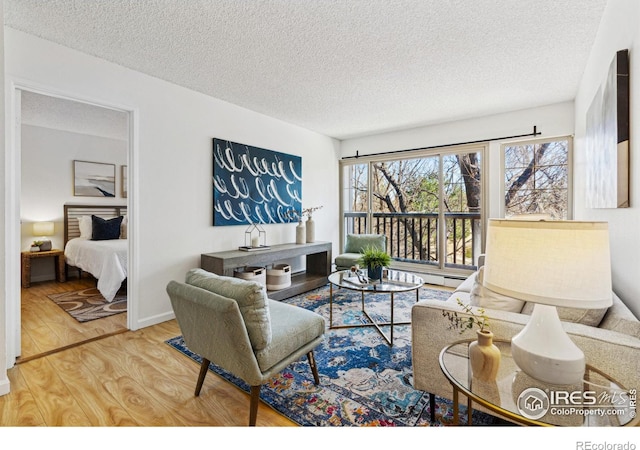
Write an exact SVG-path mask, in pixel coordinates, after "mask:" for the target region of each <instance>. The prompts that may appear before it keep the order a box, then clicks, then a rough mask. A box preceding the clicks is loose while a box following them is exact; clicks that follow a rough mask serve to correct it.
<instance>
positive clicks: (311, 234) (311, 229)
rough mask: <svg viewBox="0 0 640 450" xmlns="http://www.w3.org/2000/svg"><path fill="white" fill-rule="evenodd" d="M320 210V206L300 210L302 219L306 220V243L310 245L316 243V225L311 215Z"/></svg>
mask: <svg viewBox="0 0 640 450" xmlns="http://www.w3.org/2000/svg"><path fill="white" fill-rule="evenodd" d="M320 208H322V206H313V207H311V208H305V209H303V210H302V215H303V217H306V218H307V223H306V225H305V226H306V239H305V240H306V242H308V243H312V242H315V241H316V223H315V222H314V221H313V213H314V212H315V211H317V210H319V209H320Z"/></svg>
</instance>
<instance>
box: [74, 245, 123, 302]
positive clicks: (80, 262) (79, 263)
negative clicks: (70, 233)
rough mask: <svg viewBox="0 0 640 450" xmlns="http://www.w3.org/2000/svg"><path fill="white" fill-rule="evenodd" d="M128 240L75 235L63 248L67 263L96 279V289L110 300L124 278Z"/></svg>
mask: <svg viewBox="0 0 640 450" xmlns="http://www.w3.org/2000/svg"><path fill="white" fill-rule="evenodd" d="M127 253H128V252H127V240H126V239H111V240H106V241H92V240H90V239H84V238H75V239H71V240H69V242H67V245H66V246H65V249H64V257H65V260H66V262H67V264H69V265H71V266H74V267H78V268H80V269H82V270H84V271H85V272H89V273H90V274H91V275H93V276H94V277H96V278H97V279H98V290H99V291H100V293H101V294H102V296H103V297H104V298H105V299H106V300H107V301H108V302H111V301H113V299H114V297H115V296H116V293H117V292H118V289H120V286H121V285H122V282H123V281H124V280H125V279H126V278H127Z"/></svg>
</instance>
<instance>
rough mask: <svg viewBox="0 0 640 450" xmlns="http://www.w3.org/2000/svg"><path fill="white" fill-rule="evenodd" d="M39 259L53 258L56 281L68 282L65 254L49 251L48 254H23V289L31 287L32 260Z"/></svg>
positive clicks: (60, 251) (58, 251)
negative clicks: (65, 271) (65, 270)
mask: <svg viewBox="0 0 640 450" xmlns="http://www.w3.org/2000/svg"><path fill="white" fill-rule="evenodd" d="M37 258H53V259H54V262H55V268H56V280H57V281H58V282H60V283H63V282H65V281H67V277H66V276H65V273H64V252H63V251H62V250H55V249H54V250H49V251H47V252H22V287H23V288H28V287H29V286H30V285H31V260H32V259H37Z"/></svg>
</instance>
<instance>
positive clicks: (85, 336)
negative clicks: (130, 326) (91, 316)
mask: <svg viewBox="0 0 640 450" xmlns="http://www.w3.org/2000/svg"><path fill="white" fill-rule="evenodd" d="M95 286H96V281H95V279H93V278H92V277H90V276H88V275H84V276H83V278H81V279H78V278H71V279H70V280H69V281H67V282H65V283H58V282H56V281H41V282H36V283H31V286H30V287H28V288H26V289H25V288H22V292H21V315H22V317H21V322H22V323H21V330H22V353H21V355H20V358H19V359H18V362H19V363H20V362H23V361H28V360H29V359H32V358H34V357H36V358H37V357H39V356H40V355H43V354H48V353H50V352H55V351H58V350H60V349H64V348H67V347H68V346H73V345H76V344H78V343H81V342H85V341H88V340H92V339H97V338H100V337H102V336H106V335H110V334H113V333H117V332H122V331H126V330H127V314H126V313H123V314H116V315H114V316H110V317H105V318H103V319H97V320H92V321H90V322H84V323H80V322H78V321H77V320H75V319H74V318H73V317H71V316H70V315H69V314H67V313H66V312H65V311H63V310H62V308H60V307H59V306H58V305H56V304H55V303H54V302H53V301H52V300H51V299H49V298H48V297H47V295H50V294H58V293H62V292H71V291H78V290H81V289H87V288H91V287H95Z"/></svg>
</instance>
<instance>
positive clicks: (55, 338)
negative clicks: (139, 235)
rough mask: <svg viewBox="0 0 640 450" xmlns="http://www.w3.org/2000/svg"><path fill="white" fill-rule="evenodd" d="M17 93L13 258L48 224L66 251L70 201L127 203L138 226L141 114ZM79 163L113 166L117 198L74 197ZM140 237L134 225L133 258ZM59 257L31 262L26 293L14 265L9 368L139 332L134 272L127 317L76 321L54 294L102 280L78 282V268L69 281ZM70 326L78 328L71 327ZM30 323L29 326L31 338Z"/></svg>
mask: <svg viewBox="0 0 640 450" xmlns="http://www.w3.org/2000/svg"><path fill="white" fill-rule="evenodd" d="M12 94H13V99H12V100H13V101H12V104H13V108H12V113H13V116H14V117H15V119H16V120H15V121H13V122H12V123H14V124H15V127H14V128H13V129H12V133H13V136H11V138H12V139H11V144H12V145H11V149H12V158H11V159H12V160H13V161H12V162H13V164H12V165H13V166H14V167H15V170H14V177H15V178H14V180H12V181H13V183H10V186H11V187H13V188H14V189H13V191H14V192H15V194H14V195H12V196H11V197H12V198H13V200H14V202H15V205H14V208H13V211H9V214H8V216H9V217H8V218H9V222H12V220H11V218H12V217H11V216H12V215H11V212H14V214H13V215H14V216H16V217H13V219H14V220H13V223H14V224H16V226H15V229H13V230H9V231H10V233H8V235H9V236H11V235H13V238H12V239H11V246H9V245H8V246H7V247H8V251H9V252H10V253H11V254H21V253H22V252H24V251H29V247H30V246H31V244H32V242H33V240H34V236H33V234H32V229H33V224H34V223H36V222H41V221H49V222H53V223H54V230H55V231H54V234H53V236H51V238H50V240H51V241H52V244H53V246H54V248H58V249H60V250H64V244H65V237H64V220H63V214H64V213H63V210H64V205H65V204H91V205H94V204H95V205H115V204H117V205H124V206H126V207H127V210H128V212H127V218H128V221H129V222H131V221H133V219H134V218H135V214H132V211H131V208H130V207H129V205H130V204H131V197H132V189H130V188H129V186H132V183H133V176H132V175H131V174H132V173H133V171H132V164H131V162H132V160H133V158H132V148H133V145H132V142H133V139H134V136H133V126H132V124H133V111H132V110H131V109H129V108H121V107H114V106H110V105H104V104H98V103H95V102H92V101H87V100H83V99H78V98H72V97H70V96H66V95H59V94H52V93H49V92H46V91H43V90H41V89H33V88H30V87H25V86H20V87H18V86H14V90H13V92H12ZM74 161H91V162H96V163H105V164H111V165H113V169H114V175H115V177H114V179H113V183H114V192H113V193H112V196H104V197H98V196H77V195H74V172H73V168H74V165H76V163H74ZM7 181H9V180H7ZM11 231H12V232H11ZM133 238H134V236H133V227H129V232H128V239H127V241H128V242H127V244H125V248H126V249H127V250H126V251H127V253H129V258H127V259H128V261H131V259H132V257H133V256H134V255H132V252H131V247H132V245H131V241H132V240H133ZM37 259H40V258H37ZM47 259H49V261H47ZM51 259H52V258H51ZM51 259H50V258H42V261H37V262H38V263H41V264H32V265H31V268H30V272H31V273H30V285H29V287H28V288H26V289H25V288H24V287H23V286H22V285H23V283H22V282H23V280H22V277H21V275H22V274H21V272H22V270H21V267H20V265H19V264H18V265H17V267H13V266H12V265H11V266H9V265H8V267H7V272H8V275H9V274H10V273H13V274H14V276H12V277H11V279H12V280H16V283H15V284H14V283H13V282H12V283H11V285H8V289H10V290H11V291H13V292H16V293H17V295H15V296H9V297H8V298H14V299H17V300H16V301H13V300H12V301H8V302H7V305H8V308H7V344H8V346H7V350H8V352H7V365H8V366H9V367H11V366H13V364H14V363H18V362H22V361H24V360H28V359H33V358H34V357H38V356H39V355H44V354H51V353H52V352H55V351H57V350H60V349H64V348H69V347H70V346H74V345H77V344H79V343H82V342H86V341H90V340H96V339H99V338H101V337H104V336H108V335H112V334H114V333H117V332H123V331H126V330H128V329H133V328H134V327H132V323H134V322H133V317H132V315H131V314H130V312H129V311H131V310H134V309H135V308H134V306H135V305H134V304H133V303H134V301H133V298H134V297H133V295H132V293H131V291H132V289H131V284H132V283H131V282H130V280H131V276H130V275H131V273H130V272H129V271H128V277H127V279H126V280H125V282H124V283H123V284H122V288H121V289H120V291H119V294H123V295H124V296H125V298H126V299H127V312H124V313H122V314H118V315H117V316H116V315H114V316H112V317H109V318H108V319H103V318H98V319H96V320H91V321H87V322H77V323H76V319H74V318H73V317H72V316H71V315H69V314H68V313H67V312H66V311H65V310H64V309H63V308H62V307H60V306H59V305H57V304H55V303H54V302H53V301H52V300H51V298H50V296H51V295H54V294H59V293H64V292H67V291H81V290H86V289H91V288H94V290H95V287H96V280H95V278H93V277H92V276H91V275H90V274H87V273H83V274H82V277H81V278H78V276H77V273H78V272H77V271H70V272H69V273H68V274H69V277H68V279H66V280H65V281H64V282H61V281H60V277H59V276H58V275H59V274H58V273H54V272H55V269H54V267H55V265H54V264H52V261H51ZM20 260H21V258H20V257H17V258H14V261H20ZM65 278H66V276H65ZM25 297H26V298H25ZM25 299H26V300H27V302H26V303H27V304H25V302H24V300H25ZM118 316H119V317H118ZM34 318H35V320H34ZM65 324H67V325H70V324H72V325H71V326H67V327H65ZM25 326H27V327H29V330H26V331H27V332H26V333H25V329H24V327H25ZM12 352H13V353H12Z"/></svg>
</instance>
